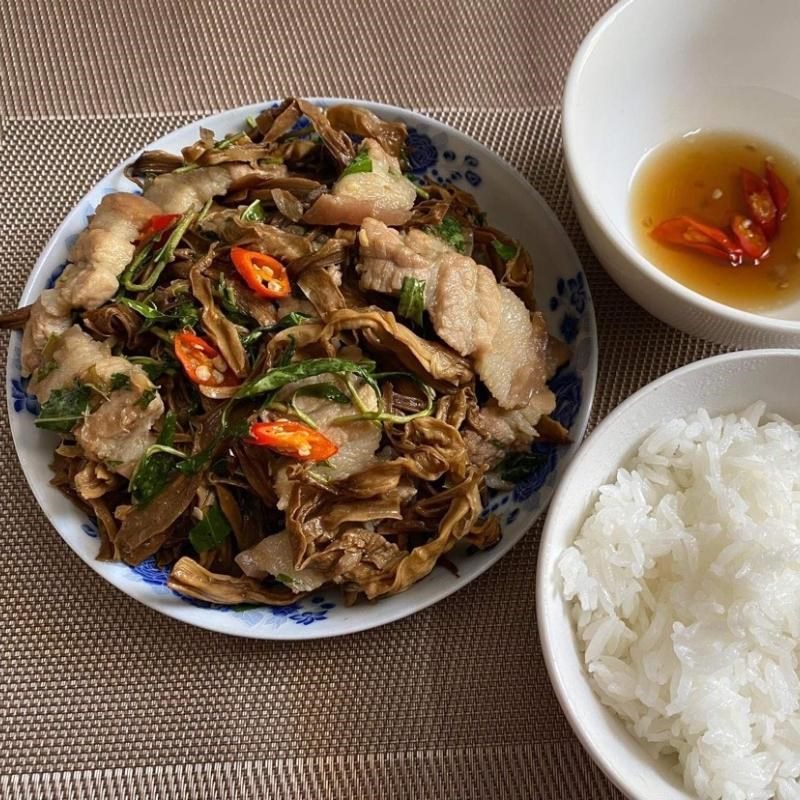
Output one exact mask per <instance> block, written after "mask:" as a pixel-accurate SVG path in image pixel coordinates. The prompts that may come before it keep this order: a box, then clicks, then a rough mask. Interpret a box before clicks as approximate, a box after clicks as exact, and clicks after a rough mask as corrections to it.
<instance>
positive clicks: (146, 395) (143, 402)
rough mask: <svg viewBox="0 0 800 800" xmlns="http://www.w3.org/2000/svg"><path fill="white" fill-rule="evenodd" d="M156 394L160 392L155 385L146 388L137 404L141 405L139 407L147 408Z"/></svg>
mask: <svg viewBox="0 0 800 800" xmlns="http://www.w3.org/2000/svg"><path fill="white" fill-rule="evenodd" d="M156 394H158V392H157V391H156V389H155V388H153V387H151V388H149V389H145V390H144V391H143V392H142V396H141V397H140V398H139V399H138V400H137V401H136V405H137V406H139V408H147V406H149V405H150V403H152V402H153V400H154V399H155V396H156Z"/></svg>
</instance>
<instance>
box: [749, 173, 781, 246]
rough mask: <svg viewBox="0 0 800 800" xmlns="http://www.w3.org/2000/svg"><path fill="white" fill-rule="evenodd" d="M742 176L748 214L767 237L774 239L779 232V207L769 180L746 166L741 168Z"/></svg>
mask: <svg viewBox="0 0 800 800" xmlns="http://www.w3.org/2000/svg"><path fill="white" fill-rule="evenodd" d="M741 176H742V191H743V192H744V199H745V203H747V208H748V210H749V212H750V213H749V214H748V216H749V217H750V219H752V220H753V222H757V223H758V224H759V225H760V226H761V229H762V230H763V231H764V235H765V236H766V237H767V239H773V238H774V237H775V234H776V233H777V232H778V222H779V219H778V208H777V206H776V204H775V201H774V200H773V199H772V195H771V194H770V190H769V186H768V185H767V182H766V181H765V180H764V179H763V178H761V177H759V176H758V175H756V174H755V172H752V171H751V170H749V169H746V168H745V167H742V168H741Z"/></svg>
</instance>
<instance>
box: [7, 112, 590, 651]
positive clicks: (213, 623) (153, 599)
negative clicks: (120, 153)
mask: <svg viewBox="0 0 800 800" xmlns="http://www.w3.org/2000/svg"><path fill="white" fill-rule="evenodd" d="M306 99H308V101H309V102H311V103H313V104H314V105H318V106H321V107H326V106H329V105H334V104H338V103H350V104H357V105H360V106H362V107H365V108H367V109H369V110H371V111H373V112H375V113H377V114H381V113H384V114H388V115H391V116H398V115H399V116H402V118H403V119H404V121H406V122H409V121H413V122H416V123H417V124H419V125H422V126H425V127H428V128H431V127H433V128H439V129H440V130H441V131H443V132H445V133H447V134H448V135H454V136H455V137H457V138H459V139H461V140H463V141H465V142H466V143H468V144H469V145H470V147H471V148H474V150H475V152H476V153H478V154H479V155H480V156H482V157H484V158H486V159H487V160H488V161H490V162H492V163H493V164H495V165H496V166H498V167H499V168H501V169H502V170H503V172H504V174H505V175H507V176H508V178H509V179H513V181H514V182H515V183H516V184H517V185H518V186H520V187H521V188H523V189H524V190H525V191H526V192H527V193H528V195H529V196H530V198H531V202H532V205H534V206H535V207H536V213H537V215H538V216H540V217H542V218H543V219H544V220H545V221H546V222H547V225H548V227H549V228H551V229H552V230H553V231H554V233H555V235H556V236H557V237H558V239H560V240H561V241H560V244H559V247H560V248H561V249H562V251H563V254H564V259H565V261H568V262H569V263H571V265H572V266H574V267H575V269H576V270H578V271H579V272H580V273H581V274H583V276H584V288H585V292H586V308H585V310H584V312H583V316H584V318H585V321H584V324H585V325H586V326H587V331H588V334H589V335H588V339H589V341H590V354H589V359H588V363H587V365H586V366H585V368H583V369H582V371H581V384H582V388H583V394H582V400H581V405H580V407H579V410H578V413H577V415H576V418H575V422H574V423H573V424H574V426H575V427H574V430H573V431H572V433H573V435H574V437H575V438H574V441H573V442H572V443H571V444H570V445H569V446H568V447H567V448H566V449H565V450H564V451H563V452H561V453H559V456H558V464H557V465H556V468H555V470H554V472H555V473H556V474H557V483H558V482H560V481H561V480H562V479H563V476H564V473H565V470H566V469H567V468H568V466H569V464H570V462H571V461H572V457H573V455H574V454H575V452H576V451H577V449H578V448H579V447H580V446H581V443H582V441H583V439H584V438H585V436H586V431H587V429H588V425H589V419H590V416H591V411H592V408H593V404H594V400H595V395H596V388H597V375H598V362H599V341H598V335H597V321H596V315H595V309H594V303H593V300H592V295H591V289H590V287H589V285H588V279H587V278H586V271H585V269H584V266H583V264H582V262H581V259H580V257H579V256H578V253H577V251H576V249H575V245H574V244H573V242H572V239H571V238H570V236H569V235H568V234H567V232H566V230H565V228H564V226H563V225H562V224H561V222H560V220H559V219H558V217H557V216H556V214H555V212H554V211H553V209H552V208H551V207H550V206H549V205H548V203H547V202H546V201H545V199H544V198H543V197H542V196H541V194H540V193H539V192H538V191H537V190H536V188H535V187H534V186H533V184H532V183H531V182H530V181H528V180H527V179H526V178H525V177H524V176H523V175H522V174H521V173H520V172H519V171H518V170H517V169H516V168H515V167H513V166H512V165H511V164H509V163H508V162H507V161H506V160H505V159H504V158H502V157H501V156H500V155H498V154H497V153H495V152H494V151H493V150H491V149H490V148H488V147H487V146H485V145H483V144H482V143H481V142H478V141H477V140H475V139H474V138H473V137H471V136H469V135H468V134H466V133H464V132H463V131H461V130H459V129H458V128H455V127H453V126H452V125H449V124H448V123H446V122H442V121H441V120H438V119H436V118H433V117H429V116H426V115H425V114H422V113H420V112H418V111H414V110H412V109H408V108H404V107H402V106H395V105H391V104H388V103H382V102H376V101H372V100H364V99H361V98H346V97H311V98H306ZM280 102H281V101H280V100H275V99H266V100H263V101H260V102H256V103H249V104H247V105H243V106H236V107H233V108H229V109H224V110H221V111H217V112H215V113H213V114H210V115H205V116H201V117H198V118H197V119H194V120H192V121H190V122H188V123H186V124H184V125H181V126H179V127H177V128H174V129H172V130H170V131H168V132H167V133H165V134H164V135H162V136H160V137H158V138H157V139H154V140H153V141H151V142H148V143H147V144H146V145H145V146H144V147H143V148H141V149H139V150H137V151H134V152H133V153H131V154H130V155H128V156H127V157H125V158H124V159H123V160H121V161H120V162H119V163H117V165H116V166H115V167H113V168H112V169H111V170H110V171H109V172H107V173H106V174H105V175H103V176H102V177H101V178H100V179H99V180H98V181H96V182H95V183H94V184H93V185H92V186H91V187H90V188H89V189H88V190H87V191H86V192H84V193H83V195H82V196H81V197H80V198H79V199H78V200H77V201H76V203H75V204H74V206H73V207H72V208H71V209H70V210H69V211H68V213H67V214H66V216H65V217H64V219H63V220H62V221H61V223H60V224H59V225H58V226H57V227H56V229H55V230H54V232H53V234H52V235H51V236H50V238H49V239H48V241H47V243H46V244H45V246H44V247H43V248H42V250H41V251H40V253H39V255H38V257H37V258H36V261H35V263H34V265H33V267H32V269H31V270H30V273H29V275H28V278H27V280H26V282H25V286H24V288H23V290H22V293H21V295H20V301H19V305H20V306H22V305H24V304H26V303H29V302H32V301H33V300H35V299H36V297H33V296H32V295H33V293H34V291H33V288H34V284H35V283H36V282H37V279H38V277H39V274H40V272H41V271H42V269H43V267H44V264H45V262H46V261H47V260H48V259H49V257H50V255H51V253H52V251H53V250H54V249H55V248H56V247H57V246H58V244H59V243H60V242H61V240H62V239H63V238H64V235H65V230H66V229H67V228H68V227H69V226H70V224H71V223H72V221H73V220H74V218H75V217H76V216H77V215H78V214H80V213H81V211H82V209H83V207H84V205H85V204H86V201H87V199H88V198H90V197H91V196H92V195H93V194H94V193H95V192H97V191H101V190H102V187H103V186H104V185H105V184H107V183H109V182H110V181H112V180H114V179H116V178H119V177H120V176H122V174H123V170H124V169H125V167H126V165H127V164H129V163H130V162H131V161H132V160H134V159H135V158H137V157H138V156H139V155H140V154H141V153H142V152H144V151H145V150H147V149H153V148H156V147H159V146H161V144H162V143H163V142H164V140H167V139H172V138H173V137H175V136H180V135H181V134H187V133H191V132H192V130H194V129H197V128H198V127H199V126H203V127H209V128H212V127H213V126H214V125H215V124H216V125H221V124H224V122H223V121H224V119H225V118H226V117H228V116H230V115H240V116H246V115H251V114H254V113H258V112H260V111H262V110H263V109H264V108H268V107H269V106H271V105H273V104H275V103H280ZM36 296H37V297H38V294H37V295H36ZM15 337H17V339H18V337H19V334H18V333H17V332H12V336H11V337H10V338H9V343H8V348H7V354H6V374H7V376H8V377H7V380H6V400H7V410H8V416H9V428H10V429H11V437H12V441H13V443H14V450H15V452H16V455H17V459H18V461H19V464H20V467H21V468H22V472H23V475H24V476H25V480H26V482H27V484H28V486H29V487H30V490H31V492H32V493H33V496H34V498H35V499H36V502H37V504H38V506H39V509H40V511H41V513H42V514H44V516H45V517H46V518H47V520H48V522H49V523H50V526H51V527H52V528H53V529H54V530H55V532H56V533H57V534H58V536H59V538H60V539H61V540H62V541H63V542H64V543H65V544H66V545H67V546H68V547H69V549H70V550H71V551H72V552H73V553H74V554H75V555H76V556H77V557H78V558H79V559H80V560H81V561H82V562H83V563H84V564H86V565H88V566H89V567H90V568H91V569H92V571H93V572H95V573H96V574H97V575H98V576H99V577H100V578H101V579H103V580H104V581H105V582H106V583H108V584H109V585H111V586H113V587H114V588H115V589H117V590H118V591H120V592H122V593H123V594H125V595H127V596H128V597H130V598H132V599H133V600H136V601H138V602H140V603H142V604H143V605H145V606H147V607H148V608H150V609H151V610H153V611H156V612H158V613H160V614H162V615H164V616H166V617H168V618H171V619H174V620H177V621H179V622H181V623H184V624H187V625H190V626H192V627H196V628H200V629H203V630H208V631H213V632H215V633H222V634H226V635H228V636H235V637H241V638H248V639H259V640H265V641H305V640H312V639H325V638H333V637H339V636H348V635H352V634H356V633H360V632H363V631H366V630H371V629H374V628H378V627H382V626H384V625H388V624H390V623H393V622H396V621H398V620H401V619H404V618H406V617H410V616H412V615H414V614H416V613H418V612H420V611H423V610H424V609H426V608H429V607H430V606H432V605H434V604H436V603H438V602H440V601H442V600H444V599H445V598H446V597H449V596H450V595H452V594H455V593H456V592H458V591H460V590H462V589H464V588H465V587H466V586H467V585H469V584H470V583H471V582H472V581H474V580H476V579H477V578H479V577H480V576H481V575H483V574H484V573H485V572H486V571H487V570H489V569H490V568H491V567H493V566H495V565H496V564H497V563H498V562H499V561H500V560H501V559H502V558H503V557H504V556H506V555H507V554H508V552H509V551H510V550H511V549H513V548H514V547H515V546H516V545H517V544H519V541H520V540H521V539H522V538H523V537H524V536H526V535H528V534H529V532H530V528H531V527H532V526H533V524H534V523H535V522H536V521H537V520H538V519H539V518H540V517H541V516H542V515H543V514H545V513H546V511H547V508H548V505H549V502H550V501H551V500H552V497H553V496H554V494H555V487H554V488H553V490H552V491H551V496H550V497H549V498H548V499H547V501H546V502H544V503H543V504H542V506H541V507H540V508H539V509H537V510H535V511H533V512H531V517H530V519H529V520H528V522H527V526H526V527H527V530H526V531H525V532H523V533H521V534H520V535H519V537H518V538H517V539H516V540H515V541H514V542H513V543H512V544H510V545H509V546H508V547H507V548H506V549H504V550H503V551H502V552H499V554H498V555H497V556H496V557H495V558H489V559H487V560H486V562H485V563H484V564H481V565H480V566H479V567H478V569H477V570H476V571H475V572H474V574H472V575H470V576H469V577H468V578H461V577H460V578H457V579H456V580H455V581H454V582H453V584H452V585H450V586H445V587H443V588H442V589H441V590H440V591H437V592H434V593H433V594H432V596H431V597H429V598H426V599H424V600H422V601H416V602H413V603H408V604H403V605H400V606H399V607H398V608H397V609H395V610H393V611H389V612H387V614H386V617H385V618H381V619H372V618H371V617H369V616H365V617H364V618H363V620H359V619H358V617H356V618H355V619H354V621H353V624H350V625H348V626H347V628H346V629H342V630H327V629H326V627H325V626H316V625H314V626H306V625H297V626H294V627H292V628H287V627H286V626H283V627H281V628H280V629H278V628H267V627H263V628H262V627H258V626H256V627H245V626H238V628H237V629H235V630H233V629H231V626H230V625H229V624H227V622H226V619H228V618H227V615H223V614H204V615H202V616H201V617H200V618H199V619H189V618H187V614H188V612H189V610H191V609H195V607H194V606H192V605H190V604H186V603H181V604H180V605H177V604H176V605H175V606H174V607H173V606H172V605H167V604H164V602H163V598H164V597H166V595H159V594H156V593H154V592H152V591H141V590H140V591H137V588H140V587H142V586H143V585H144V586H149V585H148V584H142V583H138V582H135V581H130V582H124V581H120V580H116V579H114V577H113V576H110V575H108V574H107V573H106V572H105V571H104V570H103V569H102V566H103V565H104V564H105V562H100V561H98V560H97V558H96V557H87V556H86V555H85V554H84V553H83V552H81V551H80V550H78V549H77V547H76V546H75V545H74V544H73V542H72V541H70V539H69V538H68V537H67V536H66V535H64V534H63V533H62V531H61V529H60V527H59V525H58V524H57V523H56V521H55V519H54V517H53V516H52V515H51V513H50V512H49V511H48V510H46V509H47V505H48V502H47V501H46V499H45V497H44V494H43V487H44V486H45V485H49V484H47V483H45V484H43V485H40V484H41V481H39V480H35V479H34V478H35V467H34V466H33V465H32V464H31V463H30V462H29V460H28V456H27V454H26V448H25V446H24V444H23V443H22V441H21V435H22V431H21V429H20V424H21V423H20V421H19V415H18V414H16V413H15V412H14V400H13V396H12V390H11V376H13V375H14V374H15V373H16V369H15V365H14V358H15V354H16V351H17V349H18V341H16V342H15ZM543 488H544V487H543ZM116 563H117V562H114V564H115V565H116ZM126 566H127V565H126ZM535 573H536V569H535V566H534V568H533V569H532V571H531V580H534V578H535ZM402 596H407V595H406V593H405V592H404V593H402ZM195 610H196V609H195ZM181 612H186V613H181Z"/></svg>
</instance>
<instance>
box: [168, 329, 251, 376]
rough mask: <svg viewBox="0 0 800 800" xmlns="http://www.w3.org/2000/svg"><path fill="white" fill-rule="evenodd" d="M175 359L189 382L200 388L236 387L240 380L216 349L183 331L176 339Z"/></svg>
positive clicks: (201, 339) (203, 340)
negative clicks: (179, 363)
mask: <svg viewBox="0 0 800 800" xmlns="http://www.w3.org/2000/svg"><path fill="white" fill-rule="evenodd" d="M174 347H175V357H176V358H177V359H178V361H180V362H181V366H182V367H183V370H184V372H185V373H186V375H187V377H188V378H189V380H191V381H192V382H193V383H196V384H198V385H199V386H236V385H237V384H238V383H239V379H238V378H237V377H236V373H234V371H233V370H232V369H231V368H230V367H229V366H228V364H227V363H226V362H225V359H224V358H223V357H222V356H221V355H220V352H219V350H217V348H216V347H214V346H213V345H211V344H209V342H207V341H206V340H205V339H203V338H201V337H200V336H195V335H194V334H193V333H190V332H188V331H183V332H182V333H179V334H178V335H177V336H176V337H175V341H174Z"/></svg>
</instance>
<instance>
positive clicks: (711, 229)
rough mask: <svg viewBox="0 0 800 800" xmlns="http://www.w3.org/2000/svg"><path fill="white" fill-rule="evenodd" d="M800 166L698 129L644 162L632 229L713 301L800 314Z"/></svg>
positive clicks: (754, 140) (754, 142) (772, 150)
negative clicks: (799, 196) (799, 197)
mask: <svg viewBox="0 0 800 800" xmlns="http://www.w3.org/2000/svg"><path fill="white" fill-rule="evenodd" d="M798 195H800V162H798V160H797V158H796V157H794V156H793V155H792V154H791V153H789V152H787V151H785V150H783V149H782V148H780V147H778V146H776V145H775V144H773V143H771V142H768V141H765V140H762V139H759V138H758V137H755V136H750V135H746V134H742V133H732V132H716V131H707V130H701V131H695V132H692V133H690V134H687V135H685V136H682V137H679V138H677V139H674V140H672V141H669V142H667V143H665V144H663V145H661V146H659V147H656V148H655V149H654V150H653V151H651V152H650V153H648V154H647V155H646V156H645V157H644V159H642V161H641V163H640V165H639V167H638V169H637V170H636V172H635V174H634V176H633V180H632V182H631V217H632V220H631V227H632V230H633V233H634V237H635V239H636V244H637V246H638V247H639V249H640V251H641V252H642V254H643V255H644V256H645V257H646V258H647V259H648V260H649V261H650V262H651V263H652V264H654V265H655V266H656V267H658V268H659V269H660V270H662V271H663V272H665V273H666V274H667V275H669V276H670V277H672V278H674V279H675V280H677V281H680V283H682V284H683V285H685V286H686V287H688V288H690V289H693V290H694V291H696V292H699V293H700V294H703V295H705V296H706V297H708V298H710V299H712V300H716V301H718V302H720V303H725V304H726V305H729V306H734V307H735V308H740V309H742V310H745V311H753V312H758V313H760V314H767V315H771V316H775V317H787V318H790V319H792V318H796V315H797V313H798V311H800V201H799V200H798Z"/></svg>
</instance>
